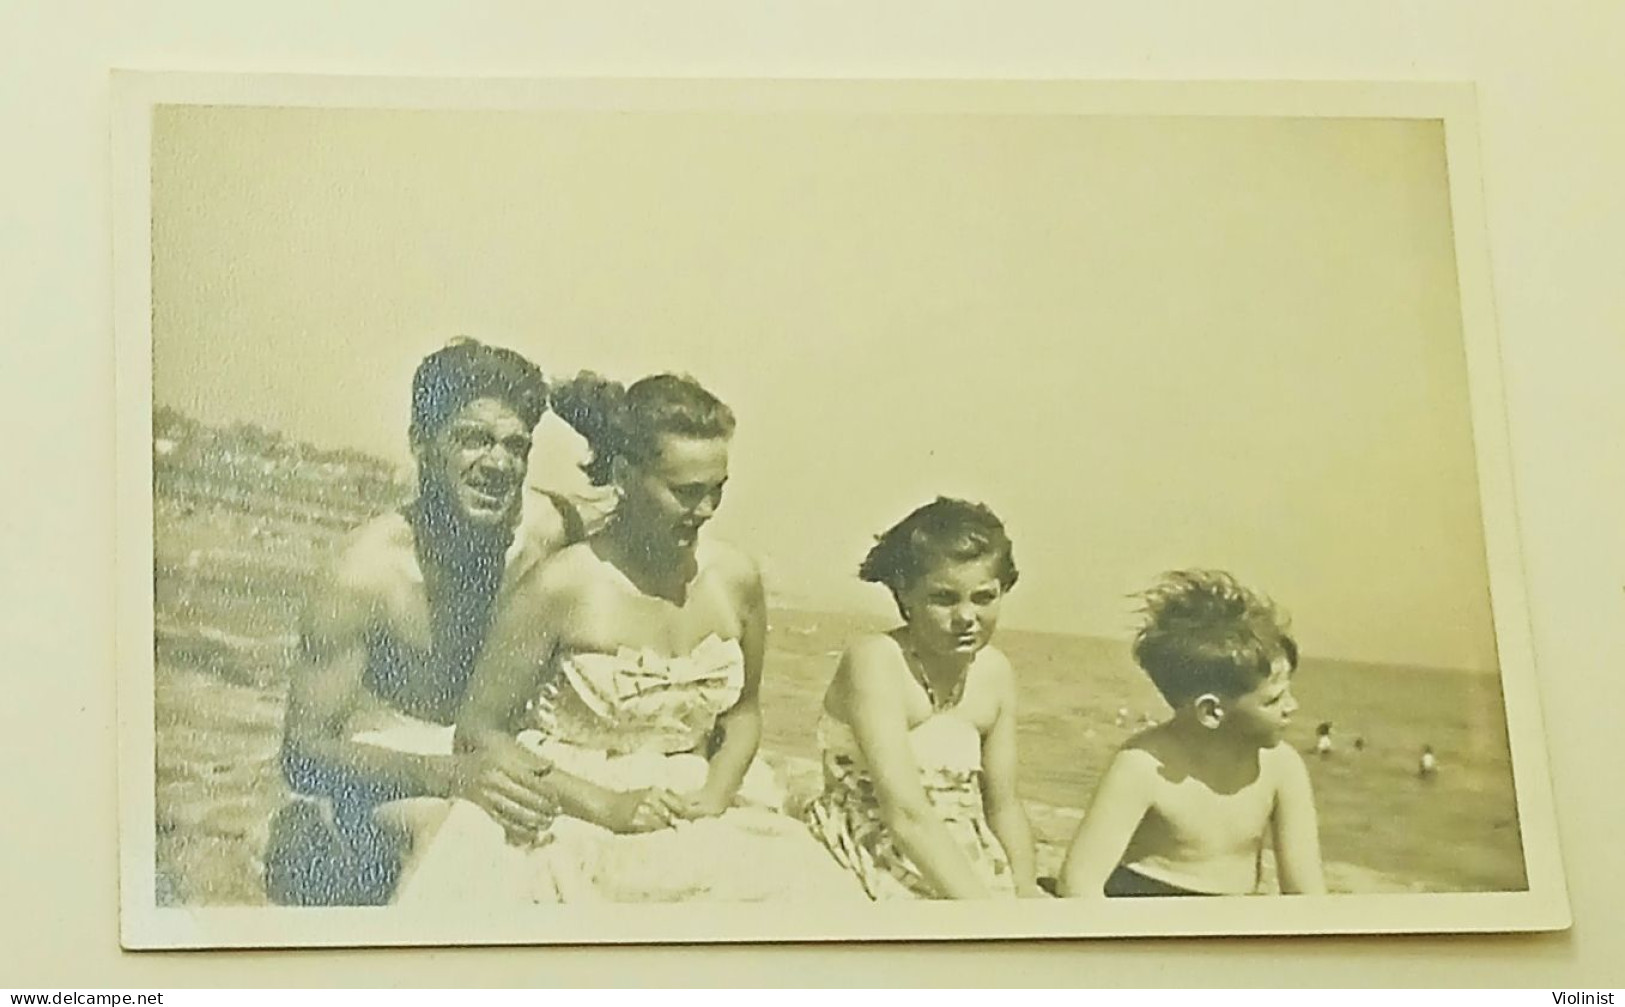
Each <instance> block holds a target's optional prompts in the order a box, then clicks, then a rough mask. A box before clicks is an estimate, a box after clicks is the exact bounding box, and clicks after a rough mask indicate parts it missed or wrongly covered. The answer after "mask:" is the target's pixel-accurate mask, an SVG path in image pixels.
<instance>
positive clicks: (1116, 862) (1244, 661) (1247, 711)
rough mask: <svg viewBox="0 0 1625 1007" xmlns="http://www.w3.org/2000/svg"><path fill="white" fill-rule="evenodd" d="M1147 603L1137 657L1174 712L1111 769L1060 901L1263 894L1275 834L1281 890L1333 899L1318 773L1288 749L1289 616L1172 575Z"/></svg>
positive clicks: (1233, 587) (1238, 591) (1073, 854)
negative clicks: (1324, 864)
mask: <svg viewBox="0 0 1625 1007" xmlns="http://www.w3.org/2000/svg"><path fill="white" fill-rule="evenodd" d="M1145 598H1146V616H1147V618H1146V622H1145V625H1144V626H1143V627H1142V628H1141V629H1140V632H1139V634H1138V635H1137V636H1136V637H1135V640H1134V659H1135V661H1136V662H1137V663H1138V664H1139V665H1140V667H1141V668H1143V669H1144V670H1145V672H1146V674H1148V675H1150V677H1151V681H1152V682H1153V683H1154V684H1155V685H1156V686H1157V689H1158V691H1160V692H1161V693H1162V695H1163V697H1164V698H1165V699H1167V700H1168V703H1169V705H1170V706H1172V707H1173V709H1174V715H1173V717H1172V718H1171V719H1169V720H1168V721H1166V722H1164V723H1162V724H1159V725H1157V726H1155V727H1152V728H1150V729H1148V730H1146V731H1143V732H1141V733H1140V734H1138V735H1136V736H1135V737H1133V738H1131V739H1129V741H1128V742H1127V743H1126V744H1125V745H1124V746H1123V747H1122V749H1121V750H1120V751H1119V752H1118V753H1117V756H1116V757H1115V758H1114V759H1113V760H1112V763H1111V765H1110V766H1109V767H1108V768H1107V770H1106V773H1105V776H1104V777H1102V778H1101V781H1100V784H1099V786H1098V787H1097V788H1096V790H1095V796H1094V801H1093V802H1092V803H1091V804H1090V806H1089V811H1088V814H1086V815H1085V816H1084V819H1083V824H1082V825H1081V826H1080V827H1079V829H1078V833H1077V836H1076V837H1075V838H1074V839H1073V840H1072V846H1071V849H1070V850H1068V851H1067V856H1066V863H1065V866H1064V867H1063V868H1062V874H1061V894H1062V895H1066V896H1076V897H1090V898H1093V897H1100V896H1102V895H1107V896H1132V895H1241V894H1249V893H1253V892H1256V891H1258V890H1259V888H1260V884H1261V877H1260V874H1261V868H1262V856H1263V847H1264V840H1265V836H1266V835H1269V836H1270V837H1271V838H1272V839H1273V843H1274V847H1275V859H1276V868H1277V872H1278V874H1279V877H1280V885H1281V891H1283V892H1289V893H1297V892H1302V893H1317V894H1318V893H1322V892H1324V891H1325V890H1326V885H1325V881H1324V880H1323V878H1322V876H1321V862H1320V839H1319V836H1318V833H1317V827H1316V824H1315V805H1314V796H1313V794H1312V793H1311V791H1310V786H1309V771H1308V769H1307V768H1306V767H1305V766H1304V762H1303V757H1302V756H1300V755H1299V754H1298V752H1297V750H1296V749H1294V748H1292V746H1290V745H1288V744H1286V743H1284V742H1283V741H1282V734H1283V732H1284V731H1285V729H1286V726H1287V723H1288V722H1289V721H1290V720H1291V718H1292V713H1293V711H1295V710H1296V709H1297V708H1298V704H1297V702H1296V701H1295V700H1294V699H1293V698H1292V683H1291V677H1292V672H1293V670H1294V669H1295V668H1296V667H1297V663H1298V648H1297V644H1296V643H1295V642H1294V641H1293V639H1292V637H1291V636H1290V635H1288V633H1287V630H1286V627H1285V624H1284V619H1283V618H1282V617H1281V616H1280V615H1279V613H1277V612H1276V610H1275V608H1274V606H1273V605H1271V604H1270V603H1269V602H1268V601H1267V600H1265V599H1263V598H1260V597H1259V596H1257V595H1255V594H1253V593H1252V592H1251V591H1249V590H1247V589H1246V588H1244V587H1242V586H1241V585H1240V584H1238V583H1236V581H1235V580H1234V578H1232V577H1231V576H1230V575H1229V574H1226V573H1217V572H1210V571H1205V570H1188V571H1183V572H1179V573H1172V574H1168V575H1167V576H1166V577H1165V578H1164V579H1163V581H1162V583H1161V584H1159V585H1158V586H1157V587H1155V588H1153V589H1152V590H1151V591H1150V592H1148V593H1147V594H1146V596H1145Z"/></svg>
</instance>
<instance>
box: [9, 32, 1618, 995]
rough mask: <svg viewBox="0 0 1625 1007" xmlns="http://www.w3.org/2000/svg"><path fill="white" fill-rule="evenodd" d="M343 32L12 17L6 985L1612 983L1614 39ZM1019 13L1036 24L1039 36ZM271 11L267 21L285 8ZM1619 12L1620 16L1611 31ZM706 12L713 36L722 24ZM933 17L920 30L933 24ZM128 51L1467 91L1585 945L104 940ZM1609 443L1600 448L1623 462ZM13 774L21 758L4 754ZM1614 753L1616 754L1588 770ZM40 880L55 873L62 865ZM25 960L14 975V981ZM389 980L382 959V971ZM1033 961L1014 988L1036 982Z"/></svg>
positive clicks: (162, 57) (232, 66)
mask: <svg viewBox="0 0 1625 1007" xmlns="http://www.w3.org/2000/svg"><path fill="white" fill-rule="evenodd" d="M385 9H386V8H385V7H383V6H382V5H379V6H377V7H366V8H353V9H351V10H349V11H348V12H346V13H345V14H342V15H340V14H332V13H329V12H327V11H325V8H322V7H318V6H316V5H310V6H309V7H308V8H304V7H298V6H289V5H283V6H282V8H281V10H280V12H279V13H278V15H277V16H276V19H275V21H274V23H273V22H271V21H265V22H256V21H254V20H253V19H252V18H250V17H248V16H246V15H242V14H231V13H228V12H226V11H224V10H216V9H215V7H214V6H213V5H202V4H197V5H189V4H148V5H132V6H129V7H128V8H126V9H123V10H120V11H119V12H117V13H115V12H113V11H111V10H103V9H102V8H100V7H92V8H88V9H79V8H75V7H74V6H73V5H59V6H57V7H53V8H52V9H51V10H50V11H49V12H46V11H45V10H44V8H43V6H40V9H39V10H34V9H32V8H30V9H29V10H27V11H20V12H19V11H8V20H9V21H10V22H11V24H10V25H9V26H8V30H7V31H6V32H3V33H0V65H4V66H6V67H7V70H6V71H5V72H6V73H7V74H8V75H11V76H14V77H15V78H16V79H15V80H7V82H6V86H5V88H4V89H3V90H0V94H3V95H4V97H3V98H0V102H4V104H3V105H0V109H3V110H4V114H5V116H6V122H5V125H6V126H7V127H8V128H7V131H6V133H7V135H8V137H12V138H14V139H13V142H11V143H10V144H9V153H8V158H7V160H6V161H5V162H4V167H0V172H3V173H4V181H5V182H6V183H7V191H8V194H9V195H8V200H7V203H6V220H5V226H4V227H3V228H0V254H4V256H5V263H4V266H5V268H4V270H3V271H0V275H3V276H4V277H5V280H4V281H3V282H4V296H3V297H0V312H4V316H3V320H0V326H3V328H0V331H4V332H5V333H6V334H7V338H6V340H5V343H4V346H5V349H4V351H3V352H4V354H5V356H4V362H3V365H0V366H3V367H4V371H3V373H5V374H6V375H7V378H6V380H7V382H8V384H7V391H8V397H7V398H6V400H5V401H4V405H3V406H0V409H3V410H4V412H3V413H0V415H3V416H4V417H5V418H6V419H7V420H9V421H10V423H11V425H12V428H13V429H16V430H25V429H26V430H29V431H32V432H31V433H29V434H28V435H26V436H22V437H19V438H18V440H17V441H16V442H15V443H14V444H13V445H12V446H11V449H10V450H8V455H7V460H8V461H10V462H11V468H12V471H13V472H14V473H18V474H19V476H21V477H24V478H19V476H14V477H13V479H14V485H15V484H17V483H19V482H24V481H26V480H27V477H36V478H37V481H33V482H32V484H31V486H30V489H29V492H28V493H26V494H16V495H14V496H13V497H12V498H11V499H9V500H8V501H7V504H6V507H7V510H6V512H5V513H4V523H3V526H4V528H5V535H4V540H3V545H0V550H3V554H0V559H3V565H0V568H3V569H5V570H6V571H7V573H8V578H7V581H6V585H7V598H6V601H7V605H6V606H5V609H4V611H3V612H0V631H3V638H4V639H5V641H6V646H7V652H8V653H7V664H8V666H9V667H10V668H12V669H13V672H12V675H13V681H14V682H15V683H20V686H21V687H20V689H19V688H17V687H15V686H14V691H13V696H12V699H13V702H12V703H11V704H8V706H7V708H6V710H5V713H4V714H0V716H3V717H4V718H5V719H4V725H5V736H6V737H7V738H8V739H11V741H12V745H9V746H8V748H9V749H10V751H12V752H21V753H24V758H23V759H21V760H20V761H19V763H18V764H16V765H15V766H14V768H13V770H12V771H11V773H10V774H9V778H10V780H11V781H13V783H14V786H13V787H10V788H8V794H7V800H8V803H9V802H10V801H15V800H21V801H23V802H26V815H25V814H24V811H23V810H20V809H11V808H8V809H6V816H5V817H6V819H7V820H8V821H11V822H16V821H19V820H25V821H27V823H28V825H27V827H26V828H22V829H18V828H15V827H13V828H8V829H7V830H6V832H5V842H6V848H5V855H4V857H3V860H0V863H3V865H4V866H3V868H0V869H3V870H4V872H5V873H4V880H3V884H0V892H4V893H5V894H6V898H7V902H8V911H7V913H6V918H7V921H8V931H9V933H8V936H9V938H10V939H9V941H8V942H7V943H6V944H5V946H4V948H3V949H0V965H3V966H5V967H4V969H3V971H0V975H3V976H4V977H5V981H16V982H28V983H30V984H47V985H51V984H61V985H67V984H76V985H79V986H92V985H116V986H127V987H140V986H166V985H167V986H183V985H234V984H256V983H259V984H272V983H276V984H289V983H292V984H298V983H305V984H344V983H366V984H371V983H376V982H378V981H380V980H381V979H383V978H384V977H385V976H386V975H387V977H388V981H390V982H395V983H404V984H415V983H426V982H437V981H439V982H454V983H463V984H478V983H515V982H523V983H527V984H540V985H560V984H568V983H572V982H574V983H592V982H620V983H650V982H684V981H687V982H705V981H709V982H728V983H742V982H752V981H754V982H803V983H815V982H820V981H839V982H863V981H869V982H916V983H917V982H948V983H954V982H958V983H975V982H986V981H989V980H990V979H992V980H993V981H997V977H999V976H1004V975H1007V976H1009V978H1008V979H1007V980H1006V981H1017V980H1018V979H1019V981H1022V982H1049V983H1061V984H1068V983H1093V984H1103V983H1111V984H1117V983H1123V984H1152V983H1170V982H1172V983H1180V982H1183V983H1190V984H1194V983H1201V984H1210V983H1215V982H1217V983H1257V984H1269V985H1274V984H1281V983H1289V984H1310V985H1317V984H1337V983H1345V984H1353V983H1369V982H1371V981H1373V976H1374V975H1375V974H1376V973H1375V971H1374V970H1375V969H1376V968H1378V967H1381V966H1387V967H1386V968H1385V969H1384V970H1383V972H1382V976H1383V981H1386V982H1398V983H1404V982H1414V983H1424V984H1438V983H1446V984H1447V983H1484V982H1493V983H1503V984H1509V985H1553V984H1560V985H1571V986H1572V985H1576V984H1581V985H1584V984H1595V985H1620V984H1622V983H1625V977H1622V972H1621V966H1620V965H1619V963H1618V962H1617V959H1616V958H1615V957H1614V956H1613V955H1612V954H1611V952H1612V950H1613V949H1614V947H1616V946H1617V941H1618V937H1617V933H1618V928H1619V926H1620V923H1621V919H1620V916H1621V914H1620V910H1619V909H1618V908H1617V904H1618V903H1619V901H1621V899H1620V896H1621V887H1622V883H1621V882H1620V881H1619V880H1618V876H1617V874H1616V873H1614V872H1612V871H1611V870H1610V864H1612V863H1613V861H1614V856H1613V850H1614V848H1615V843H1616V840H1617V837H1618V836H1619V835H1620V834H1621V831H1622V830H1621V826H1622V825H1625V818H1622V814H1621V802H1620V801H1619V799H1618V797H1617V795H1616V794H1615V793H1614V791H1613V789H1612V788H1611V787H1610V786H1609V783H1610V782H1611V781H1612V780H1613V779H1615V778H1617V772H1616V771H1615V767H1614V765H1613V763H1612V761H1611V757H1610V754H1609V751H1608V748H1607V746H1606V744H1605V743H1604V742H1605V739H1606V736H1607V734H1608V733H1609V727H1608V725H1607V724H1605V722H1604V717H1606V716H1608V711H1610V710H1613V709H1619V708H1621V705H1622V704H1621V700H1622V699H1625V695H1622V689H1621V685H1620V682H1619V680H1618V678H1617V676H1616V675H1614V674H1611V671H1612V669H1616V668H1618V667H1620V666H1621V664H1622V660H1621V659H1622V657H1625V655H1622V654H1621V647H1620V641H1619V639H1618V633H1617V624H1618V622H1619V612H1618V605H1619V602H1620V594H1619V591H1620V587H1619V585H1620V570H1621V565H1622V564H1621V560H1622V559H1625V548H1622V542H1621V533H1620V525H1619V522H1618V520H1617V515H1618V514H1619V513H1621V512H1622V510H1625V508H1622V507H1621V503H1622V500H1621V496H1622V489H1625V487H1622V486H1621V485H1620V480H1619V478H1618V457H1617V454H1618V449H1619V447H1620V444H1619V441H1620V437H1619V435H1618V432H1619V431H1620V430H1622V429H1625V423H1622V419H1625V416H1622V408H1621V404H1620V402H1619V397H1618V396H1617V386H1618V384H1619V375H1620V373H1621V364H1622V363H1625V361H1622V360H1621V341H1620V339H1619V337H1618V333H1617V323H1618V309H1619V303H1618V295H1617V294H1616V293H1614V291H1613V289H1612V284H1611V283H1610V281H1612V280H1613V279H1614V278H1615V274H1616V273H1617V264H1618V262H1619V261H1620V259H1621V249H1620V248H1619V243H1620V239H1619V238H1618V236H1617V234H1616V233H1615V232H1616V230H1617V228H1618V224H1619V219H1618V218H1619V213H1620V209H1621V205H1620V196H1619V194H1618V192H1617V191H1616V190H1615V189H1614V187H1613V180H1614V179H1616V178H1617V177H1619V176H1620V173H1621V172H1620V169H1621V163H1620V162H1621V155H1622V153H1625V144H1622V142H1621V141H1622V140H1625V137H1622V136H1621V126H1620V124H1619V123H1618V121H1617V116H1614V114H1613V109H1614V108H1615V106H1616V103H1617V100H1618V97H1619V95H1620V90H1621V71H1619V70H1618V69H1614V68H1612V67H1611V66H1607V65H1605V60H1607V59H1608V58H1609V57H1610V56H1611V55H1612V46H1613V45H1614V44H1615V42H1614V40H1617V38H1618V37H1619V33H1620V30H1621V27H1622V26H1621V25H1620V24H1619V23H1618V22H1619V19H1620V17H1619V15H1618V14H1617V13H1612V14H1608V15H1605V14H1603V13H1602V12H1603V11H1604V10H1605V8H1604V6H1603V5H1601V4H1598V5H1593V6H1590V7H1584V8H1581V7H1573V8H1570V9H1569V10H1568V11H1567V13H1566V14H1565V13H1564V12H1563V11H1561V10H1559V9H1555V8H1554V9H1546V10H1539V11H1537V10H1533V9H1530V10H1525V9H1523V8H1520V7H1518V6H1515V5H1512V4H1510V3H1507V4H1497V5H1484V4H1468V3H1461V4H1452V5H1447V6H1438V5H1434V6H1430V7H1427V8H1426V9H1425V10H1424V9H1422V8H1420V7H1415V6H1409V5H1362V6H1359V7H1349V6H1346V5H1342V4H1309V5H1284V4H1239V3H1238V4H1225V5H1222V6H1213V5H1209V6H1204V7H1201V8H1193V9H1189V10H1186V9H1183V8H1182V7H1176V6H1174V5H1163V4H1150V5H1141V6H1140V7H1138V8H1137V9H1136V10H1135V12H1134V13H1133V14H1132V15H1129V14H1114V15H1112V16H1109V17H1108V16H1105V15H1103V14H1100V13H1093V14H1091V13H1090V12H1089V11H1087V10H1074V9H1073V7H1072V5H1061V4H1055V5H1042V6H1040V5H1012V4H1002V5H998V7H997V11H998V13H994V10H995V8H994V6H993V5H989V6H987V7H985V8H983V7H972V6H968V5H952V6H943V5H932V6H931V7H930V8H927V7H926V5H923V4H922V5H908V6H906V7H899V8H894V9H892V12H891V13H888V14H881V13H878V12H874V11H866V10H862V9H860V8H858V7H855V6H854V7H844V6H839V7H838V6H831V5H821V6H820V7H819V11H820V13H817V14H815V13H814V11H813V9H812V7H811V6H808V7H801V6H795V5H772V6H767V7H764V8H763V9H760V10H753V11H751V12H750V13H744V12H741V11H733V12H731V14H728V16H726V17H722V15H724V13H725V12H724V11H723V10H722V9H721V8H720V7H719V8H716V9H713V10H710V11H709V14H710V15H712V17H707V16H705V13H703V9H702V8H693V9H688V10H685V11H683V12H681V13H679V12H678V11H676V10H674V9H672V8H669V7H668V6H666V5H650V6H647V7H642V6H640V7H637V8H635V9H634V8H621V7H617V8H614V9H613V10H611V9H602V8H600V9H595V11H594V13H592V14H590V15H571V14H570V13H569V10H568V9H567V8H564V7H549V6H541V5H535V4H527V5H523V6H521V5H514V6H513V7H512V8H511V9H510V8H503V9H504V10H506V11H507V12H508V13H509V15H510V17H511V18H512V20H511V22H508V23H504V24H498V23H497V22H496V21H495V20H491V21H489V22H487V24H488V27H484V28H476V27H474V26H472V24H468V25H465V24H462V23H460V22H454V21H452V20H450V19H449V15H448V16H446V17H442V16H440V15H441V14H443V13H446V12H449V10H450V7H445V8H440V7H436V6H432V5H422V6H414V5H404V4H403V5H392V6H390V7H388V8H387V10H388V15H387V18H381V16H380V14H379V13H378V12H381V11H383V10H385ZM1024 12H1025V13H1027V14H1031V15H1033V17H1034V20H1032V21H1028V20H1027V18H1026V17H1025V16H1024ZM267 17H269V15H267ZM1610 17H1611V18H1612V19H1613V21H1614V22H1615V23H1613V24H1607V23H1605V22H1606V21H1607V19H1608V18H1610ZM716 18H720V20H719V19H716ZM924 19H929V20H924ZM112 64H118V65H126V66H143V67H152V68H190V69H213V70H261V71H264V70H302V71H325V72H390V73H442V74H461V75H472V74H489V73H506V74H514V75H519V74H533V73H571V74H617V73H636V74H645V75H647V74H662V73H669V74H681V75H701V74H703V75H753V74H755V75H767V74H779V75H807V76H812V75H849V76H899V75H976V76H1085V75H1087V76H1098V77H1132V76H1178V77H1187V78H1192V77H1195V78H1202V77H1255V78H1257V77H1263V78H1290V77H1324V78H1340V77H1341V78H1380V77H1406V76H1409V77H1423V78H1477V79H1478V80H1479V82H1480V86H1481V99H1482V109H1481V111H1482V137H1483V147H1484V175H1485V188H1486V196H1487V200H1488V218H1489V227H1490V236H1491V241H1492V245H1491V254H1492V256H1493V266H1494V282H1495V292H1496V296H1497V300H1498V303H1499V307H1500V318H1499V326H1500V330H1501V336H1502V343H1503V353H1504V357H1505V362H1506V371H1507V375H1506V383H1507V397H1508V402H1509V414H1510V415H1509V422H1510V429H1511V440H1512V450H1513V452H1514V456H1515V459H1516V461H1517V464H1518V469H1517V477H1518V481H1519V493H1520V498H1519V504H1520V507H1521V518H1522V522H1523V535H1524V546H1525V551H1526V563H1527V566H1528V570H1529V594H1530V600H1531V607H1532V616H1533V623H1534V627H1533V628H1534V637H1535V645H1536V649H1537V657H1538V659H1539V661H1540V664H1541V668H1542V673H1543V677H1542V685H1543V690H1542V699H1543V702H1544V704H1545V711H1546V720H1547V723H1548V724H1549V725H1550V726H1551V732H1550V734H1551V738H1550V744H1551V762H1552V771H1553V775H1554V778H1555V781H1556V784H1555V785H1556V791H1557V797H1558V800H1559V806H1560V811H1561V826H1562V829H1563V833H1562V835H1563V840H1564V852H1565V858H1566V861H1567V865H1568V870H1569V873H1570V876H1571V878H1573V879H1574V882H1575V883H1574V885H1573V888H1574V891H1573V903H1574V914H1575V919H1576V926H1575V930H1574V931H1573V932H1572V933H1571V934H1569V935H1566V936H1562V935H1560V936H1548V937H1517V938H1498V939H1488V940H1487V939H1483V938H1474V939H1451V938H1433V939H1419V938H1418V939H1409V940H1403V941H1401V940H1394V939H1362V940H1338V941H1332V940H1296V941H1293V942H1291V943H1289V944H1284V945H1283V944H1282V943H1280V942H1274V941H1263V940H1249V941H1208V942H1178V943H1174V942H1167V941H1159V942H1134V943H1128V942H1112V943H1103V944H1089V945H1081V946H1078V945H1065V944H1041V945H1028V946H1010V947H1001V948H998V949H995V950H990V951H989V952H988V953H987V955H986V956H985V957H984V956H983V955H967V954H964V953H963V949H957V948H901V947H871V948H849V949H830V948H824V949H816V950H814V949H788V948H779V949H775V948H721V949H707V950H705V951H695V950H690V949H682V948H672V949H661V950H650V949H637V950H624V951H623V950H608V949H605V950H593V951H586V950H583V951H576V952H562V951H559V950H556V949H548V950H535V951H531V950H512V949H508V950H503V949H489V950H484V951H466V952H451V951H428V952H424V951H414V952H400V953H395V954H390V955H384V954H380V953H370V952H351V953H332V952H322V953H302V954H298V955H266V954H258V955H231V954H211V955H201V956H174V955H144V956H129V955H124V956H121V955H120V954H119V953H118V952H117V950H116V937H115V919H116V917H115V905H114V898H113V895H114V886H115V874H116V870H115V839H114V836H115V828H114V821H115V819H114V800H113V792H114V787H113V777H112V765H113V760H112V752H111V747H112V733H111V727H112V722H113V706H112V685H113V680H114V675H113V668H112V660H111V654H112V641H111V635H110V625H111V621H110V620H111V592H110V590H109V587H110V583H109V579H108V571H107V557H108V556H109V555H110V554H111V539H112V536H111V528H112V523H111V513H110V508H109V505H108V501H109V500H110V499H111V496H112V483H111V467H110V464H109V458H110V452H111V443H112V441H111V416H112V407H111V399H112V395H111V389H112V368H111V364H110V359H109V356H108V346H109V340H108V338H107V336H106V330H107V317H108V312H109V301H108V289H107V288H108V277H109V275H110V274H109V269H108V253H107V247H108V240H107V222H106V211H107V202H108V200H107V148H106V77H105V69H106V68H107V66H109V65H112ZM1610 449H1612V453H1610ZM14 758H15V756H14ZM1598 760H1602V761H1603V764H1602V765H1597V764H1596V763H1597V761H1598ZM44 867H50V868H52V869H49V870H47V869H44ZM19 962H20V963H24V965H26V966H27V967H26V968H23V969H18V968H16V967H15V963H19ZM381 969H387V970H389V971H388V972H387V973H386V972H381V971H380V970H381ZM1018 970H1019V971H1018ZM13 975H15V976H16V977H17V978H16V979H15V980H12V979H11V976H13Z"/></svg>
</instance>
